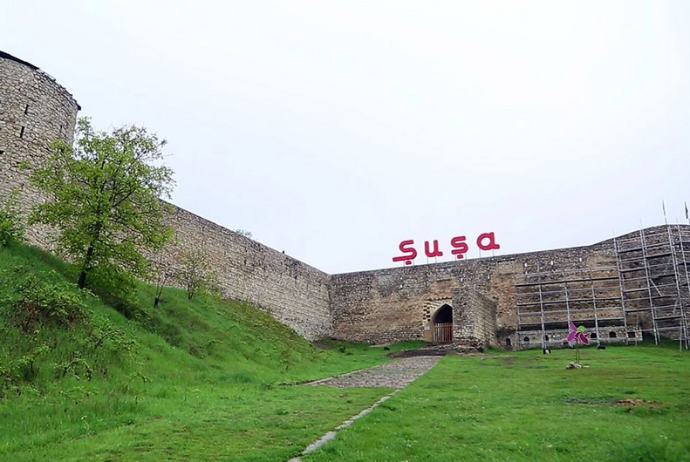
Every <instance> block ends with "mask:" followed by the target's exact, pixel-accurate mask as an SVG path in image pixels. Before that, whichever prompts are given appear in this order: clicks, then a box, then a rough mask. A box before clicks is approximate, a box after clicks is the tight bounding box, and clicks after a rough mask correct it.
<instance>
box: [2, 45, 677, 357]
mask: <svg viewBox="0 0 690 462" xmlns="http://www.w3.org/2000/svg"><path fill="white" fill-rule="evenodd" d="M79 109H80V108H79V105H78V104H77V102H76V101H75V100H74V98H73V97H72V95H71V94H70V93H69V92H68V91H67V90H65V89H64V88H63V87H62V86H60V85H59V84H57V83H56V81H55V80H54V79H53V78H52V77H50V76H49V75H47V74H45V73H44V72H42V71H41V70H40V69H38V68H37V67H36V66H33V65H31V64H29V63H26V62H24V61H22V60H21V59H18V58H15V57H13V56H10V55H8V54H6V53H3V52H0V198H2V197H5V196H6V195H7V194H9V193H10V192H11V191H13V190H18V191H19V199H20V203H21V205H22V207H23V208H24V210H29V209H30V207H31V206H32V205H33V204H35V203H36V202H37V201H40V200H42V197H41V194H40V193H39V192H38V191H37V190H35V189H34V188H32V187H31V186H30V185H29V184H28V177H29V175H30V174H31V173H32V172H33V170H34V169H35V167H36V166H37V165H39V164H40V163H41V162H42V161H43V160H44V159H45V158H46V156H47V155H48V154H49V152H50V145H51V143H52V141H53V140H55V139H57V138H63V139H65V140H67V141H70V140H71V139H72V138H73V133H74V126H75V121H76V116H77V113H78V111H79ZM167 223H168V224H169V225H170V226H171V227H172V228H173V230H174V231H175V237H174V240H173V242H172V243H171V244H170V245H168V246H167V247H166V248H165V249H164V250H163V251H162V252H161V253H160V254H158V255H151V256H150V257H151V258H152V260H153V261H155V262H156V264H157V265H158V266H159V268H160V269H161V270H162V271H164V272H165V273H166V274H168V275H169V276H171V279H169V280H170V281H174V279H172V277H173V276H174V275H175V274H176V273H177V272H178V271H179V269H180V266H181V265H180V261H181V258H182V257H183V255H184V254H185V253H188V252H190V251H195V252H199V253H201V254H202V255H204V258H205V260H206V261H207V262H208V263H210V266H211V267H212V268H213V270H214V271H215V272H216V273H217V275H218V277H219V280H218V282H219V285H220V289H221V290H222V292H223V294H224V295H225V296H227V297H230V298H235V299H240V300H246V301H248V302H251V303H253V304H255V305H256V306H258V307H259V308H261V309H263V310H265V311H267V312H269V313H270V314H272V315H273V316H274V317H275V318H276V319H278V320H280V321H282V322H284V323H285V324H287V325H289V326H290V327H292V328H293V329H295V331H297V332H298V333H299V334H301V335H303V336H304V337H306V338H308V339H317V338H321V337H325V336H335V337H338V338H342V339H346V340H359V341H366V342H370V343H387V342H394V341H400V340H410V339H424V340H429V341H430V340H433V330H432V323H433V319H434V313H436V311H437V310H439V309H440V308H441V307H442V306H443V305H450V306H451V308H452V314H453V323H452V334H453V339H454V341H457V342H462V343H469V344H475V345H477V344H484V345H486V344H497V345H500V346H508V347H512V346H515V347H518V348H520V347H532V346H535V345H539V344H540V343H541V344H542V345H544V344H545V342H551V343H557V344H558V343H562V341H563V340H564V339H565V338H566V336H567V333H568V331H567V329H568V325H567V321H568V320H571V319H572V320H575V321H577V320H578V316H580V320H581V321H582V322H583V323H585V324H587V323H590V324H591V323H592V322H593V321H592V318H591V317H590V318H586V316H589V315H588V314H586V313H588V312H590V311H591V310H594V312H595V314H594V317H595V318H596V317H597V316H599V318H601V321H602V325H601V326H599V327H602V328H603V329H602V330H599V328H598V327H597V332H599V335H606V336H608V337H609V338H615V339H618V341H627V340H629V339H633V340H634V341H638V340H641V339H642V331H643V330H645V329H647V330H648V329H649V323H650V322H655V323H657V324H658V322H657V320H654V319H652V320H651V321H650V317H653V316H652V313H654V312H655V311H654V310H656V309H657V308H658V309H666V310H667V309H669V308H668V307H666V306H663V307H654V302H653V300H652V298H653V297H651V290H652V287H654V288H655V289H654V290H656V291H657V292H659V294H661V292H660V289H659V286H660V284H661V283H662V282H664V281H667V280H671V279H670V276H669V275H668V274H657V273H658V272H659V271H662V270H663V271H666V269H667V268H671V269H673V268H679V265H681V264H682V265H683V270H684V276H685V279H684V280H679V279H678V277H677V276H678V274H677V272H676V270H675V269H674V270H673V271H674V278H673V281H675V284H674V285H671V284H667V285H668V286H669V287H670V288H666V289H664V288H663V287H662V290H665V291H667V292H668V293H666V292H664V293H663V294H661V295H663V299H664V300H668V303H671V302H673V303H674V305H673V306H672V308H670V309H672V310H683V309H685V310H686V311H685V312H684V313H686V314H683V316H681V319H685V320H684V321H683V323H684V324H683V325H682V326H680V327H681V328H683V329H685V331H687V330H688V329H687V324H688V323H690V320H688V319H686V318H687V317H688V316H687V313H690V277H688V276H687V274H688V268H687V267H688V265H690V263H688V262H689V261H690V237H688V236H690V227H687V229H685V228H684V229H681V228H680V225H678V226H677V227H678V231H677V235H678V237H677V239H676V238H674V239H676V241H674V243H673V244H669V246H668V248H669V249H671V248H672V249H676V251H679V252H680V255H681V256H680V259H679V258H677V256H676V255H675V254H674V255H671V257H663V258H665V260H662V258H661V257H659V258H658V259H657V257H656V256H651V257H650V256H648V255H644V252H645V250H644V245H642V247H643V249H642V255H640V256H639V258H638V259H639V260H640V262H639V263H638V262H632V263H623V265H626V264H627V265H628V267H627V269H626V270H625V271H628V273H626V274H627V276H625V277H621V270H620V268H621V266H620V265H621V261H620V260H619V258H620V252H621V251H620V249H618V251H617V250H616V243H615V242H614V240H608V241H603V242H601V243H598V244H594V245H591V246H587V247H575V248H569V249H559V250H551V251H543V252H532V253H525V254H515V255H507V256H501V257H491V258H482V259H473V260H467V261H463V260H460V261H455V262H446V263H439V264H433V265H418V266H404V267H398V268H388V269H381V270H375V271H363V272H356V273H347V274H338V275H333V276H329V275H327V274H326V273H324V272H322V271H319V270H318V269H316V268H313V267H311V266H309V265H307V264H305V263H302V262H300V261H298V260H295V259H294V258H291V257H290V256H287V255H285V254H283V253H280V252H277V251H275V250H273V249H271V248H269V247H267V246H264V245H262V244H260V243H258V242H256V241H253V240H251V239H247V238H246V237H244V236H242V235H239V234H237V233H235V232H233V231H230V230H228V229H226V228H223V227H222V226H219V225H217V224H215V223H213V222H210V221H208V220H206V219H204V218H201V217H199V216H197V215H195V214H193V213H191V212H188V211H186V210H183V209H180V208H178V207H174V206H172V208H171V211H170V212H169V213H168V215H167ZM683 226H685V225H683ZM49 233H50V230H49V229H47V228H38V227H34V228H31V229H30V230H29V232H28V239H29V241H30V242H31V243H34V244H37V245H40V246H42V247H44V248H49V244H50V241H49ZM638 234H639V237H636V236H638ZM670 236H671V230H670V229H669V228H668V227H656V228H650V229H647V230H645V231H644V232H642V231H640V232H639V233H630V234H629V235H626V236H621V237H619V238H617V239H618V241H617V242H618V243H620V242H622V241H621V239H622V240H623V241H624V240H626V239H628V240H630V239H632V245H635V246H639V244H638V240H639V241H640V242H642V243H644V242H647V245H650V246H652V247H653V246H655V245H661V244H663V242H664V240H668V239H670ZM684 236H685V237H684ZM645 240H646V241H645ZM667 250H668V249H667ZM685 252H687V256H686V253H685ZM631 254H632V253H631ZM669 255H670V254H669ZM617 258H618V259H617ZM669 258H670V259H669ZM650 261H651V263H652V264H653V266H652V269H654V268H655V267H656V270H655V271H657V273H655V274H657V276H658V277H657V278H656V280H655V278H651V277H649V275H648V276H647V277H646V278H638V277H636V278H634V279H631V275H632V276H635V275H637V274H638V273H636V272H640V271H641V268H642V266H640V267H639V268H636V267H634V266H630V265H633V264H634V265H638V264H639V265H643V266H644V265H647V264H650V263H649V262H650ZM645 262H647V263H645ZM640 274H641V273H640ZM578 281H579V282H578ZM583 281H584V282H583ZM177 282H178V283H179V281H177ZM577 284H581V286H582V287H584V288H587V287H590V286H591V291H592V295H591V298H590V299H589V300H580V301H576V300H573V301H571V300H568V299H567V297H568V294H569V293H573V292H574V291H576V290H577ZM549 285H550V286H549ZM532 286H534V289H532V288H531V287H532ZM547 286H549V287H552V289H548V287H547ZM624 287H627V288H628V289H629V290H627V291H626V290H624ZM545 288H546V289H545ZM642 289H644V290H646V291H647V292H649V294H648V295H649V296H648V297H647V298H644V299H643V298H640V299H637V298H634V297H633V295H632V294H635V293H638V292H641V291H642ZM671 289H673V290H671ZM543 290H546V291H547V292H543ZM616 294H617V295H616ZM562 296H564V297H566V301H565V303H566V308H567V309H565V310H561V309H551V308H549V307H553V306H556V305H558V304H559V303H561V304H562V303H563V299H562ZM559 297H561V299H559ZM656 298H659V297H656ZM647 299H649V303H650V304H651V306H652V308H649V309H647V308H644V307H645V306H646V305H644V303H647V302H646V300H647ZM535 300H538V303H537V302H535ZM643 302H644V303H643ZM664 303H666V302H664ZM537 305H538V308H536V307H537ZM638 305H639V307H642V309H638V308H639V307H638ZM520 306H523V307H526V308H524V310H525V311H524V312H521V311H520ZM530 306H534V307H535V308H534V309H532V308H528V307H530ZM545 307H546V308H549V309H548V313H547V312H546V309H545ZM626 310H627V311H626ZM650 310H651V311H650ZM676 317H678V316H676ZM674 322H675V321H674ZM546 323H550V327H548V328H547V327H545V325H546ZM652 327H653V329H654V330H655V332H656V329H657V327H658V325H655V326H652ZM672 327H673V326H672ZM673 328H675V327H673ZM679 332H682V331H679ZM678 335H680V333H679V334H678ZM547 336H548V338H547Z"/></svg>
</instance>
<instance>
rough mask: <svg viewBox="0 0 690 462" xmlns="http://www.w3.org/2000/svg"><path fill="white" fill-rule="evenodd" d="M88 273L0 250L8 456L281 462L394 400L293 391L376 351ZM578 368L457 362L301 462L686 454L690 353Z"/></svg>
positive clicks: (613, 350)
mask: <svg viewBox="0 0 690 462" xmlns="http://www.w3.org/2000/svg"><path fill="white" fill-rule="evenodd" d="M75 279H76V275H75V274H74V270H73V268H71V267H70V266H69V265H67V264H65V263H64V262H62V261H60V260H58V259H56V258H54V257H52V256H50V255H48V254H46V253H44V252H41V251H39V250H37V249H34V248H31V247H24V246H16V245H15V246H13V247H11V248H9V249H0V339H2V341H1V342H0V429H1V430H2V431H0V460H2V461H5V460H7V461H87V460H88V461H159V460H188V461H196V460H200V461H203V460H227V461H285V460H287V459H289V458H290V457H293V456H295V455H297V454H299V452H300V451H301V450H302V449H304V447H306V446H307V445H308V444H309V443H311V442H312V441H314V440H315V439H317V438H318V437H319V436H321V435H322V434H323V433H325V432H327V431H329V430H332V429H333V428H334V427H335V426H337V425H338V424H340V423H341V422H342V421H344V420H345V419H347V418H349V417H351V416H352V415H354V414H357V413H358V412H359V411H360V410H362V409H363V408H366V407H368V406H369V405H371V404H372V403H374V402H375V401H377V400H378V399H379V398H380V397H381V396H383V395H384V394H387V393H389V392H390V390H388V389H381V388H359V389H336V388H330V387H325V386H320V387H311V386H303V385H301V386H291V385H284V384H285V383H294V382H299V381H304V380H309V379H316V378H323V377H327V376H331V375H334V374H337V373H342V372H346V371H351V370H355V369H361V368H364V367H369V366H372V365H375V364H381V363H383V362H385V361H388V359H387V358H386V356H385V354H386V353H388V351H383V350H382V349H380V348H371V347H367V346H365V345H360V344H347V343H340V342H328V341H325V342H323V343H322V344H321V346H322V347H324V346H325V347H327V348H325V349H324V348H317V347H315V346H314V345H312V344H310V343H309V342H307V341H305V340H304V339H302V338H301V337H299V336H298V335H296V334H295V333H294V332H293V331H291V330H290V329H288V328H287V327H285V326H284V325H282V324H279V323H277V322H276V321H275V320H273V319H272V318H271V317H270V316H268V315H266V314H265V313H263V312H261V311H258V310H256V309H254V308H253V307H251V306H249V305H247V304H244V303H240V302H224V301H219V300H217V299H214V298H212V297H199V298H195V299H194V300H193V301H189V300H187V297H186V294H185V293H183V292H181V291H179V290H176V289H172V288H166V289H165V290H164V292H163V302H162V304H161V305H160V306H159V307H158V308H155V309H154V308H153V298H154V288H152V287H150V286H147V285H144V284H137V285H136V287H135V288H134V289H135V290H134V298H133V299H130V300H129V301H125V300H122V299H119V298H117V297H105V296H100V297H99V296H96V295H93V294H89V293H83V292H80V291H79V290H77V289H76V287H75V286H74V284H73V281H74V280H75ZM104 300H105V301H104ZM415 345H418V344H414V343H407V344H399V345H395V346H393V347H392V349H393V350H395V349H400V348H405V347H413V346H415ZM573 359H574V352H573V351H572V350H554V352H553V354H552V355H550V356H544V355H542V354H541V351H525V352H515V353H503V352H493V351H492V352H489V353H488V354H486V355H482V356H464V357H446V358H444V359H443V360H442V361H441V362H440V363H439V365H438V366H436V367H435V368H434V369H432V371H431V372H430V373H428V374H427V375H425V376H424V377H422V378H421V379H420V380H418V381H417V382H415V383H413V384H412V385H411V386H409V387H408V388H406V389H405V390H403V391H402V392H400V393H397V394H396V395H395V396H394V397H393V398H391V399H389V400H388V401H386V402H385V403H384V404H382V405H381V406H379V407H378V408H377V409H376V410H374V411H373V412H372V413H370V414H369V415H367V416H366V417H365V418H363V419H360V420H358V421H357V422H356V423H355V424H354V425H353V426H352V427H350V428H348V429H346V430H344V431H343V432H341V433H339V435H338V437H337V438H336V440H334V441H332V442H330V443H328V444H327V445H326V446H324V447H323V448H322V449H320V450H319V451H317V452H315V453H313V454H311V455H309V456H307V457H305V459H304V460H305V461H312V462H313V461H339V460H340V461H354V460H359V461H405V460H407V461H460V460H482V461H484V460H496V461H506V460H511V461H512V460H525V461H526V460H530V461H534V460H549V461H551V460H555V461H558V460H563V461H564V460H578V461H579V460H594V461H606V460H610V461H627V460H629V461H682V460H690V455H689V454H690V438H688V436H690V430H688V428H690V367H689V366H690V356H689V355H688V353H687V352H679V351H678V350H677V347H676V346H675V345H673V346H667V347H656V346H641V347H627V348H626V347H609V348H608V349H606V350H604V351H597V350H596V349H584V350H582V362H583V363H584V364H585V365H587V366H589V367H587V368H585V369H581V370H566V369H565V365H566V364H567V363H568V362H570V361H572V360H573ZM621 400H623V401H621ZM625 400H627V401H625Z"/></svg>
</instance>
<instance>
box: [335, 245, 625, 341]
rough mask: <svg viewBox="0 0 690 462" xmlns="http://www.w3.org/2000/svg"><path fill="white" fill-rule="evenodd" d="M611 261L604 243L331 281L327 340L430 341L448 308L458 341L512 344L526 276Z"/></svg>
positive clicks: (610, 252) (341, 276)
mask: <svg viewBox="0 0 690 462" xmlns="http://www.w3.org/2000/svg"><path fill="white" fill-rule="evenodd" d="M611 261H613V262H614V264H615V253H614V251H613V243H612V241H605V242H602V243H600V244H596V245H593V246H589V247H575V248H570V249H560V250H552V251H544V252H532V253H525V254H515V255H507V256H501V257H492V258H483V259H473V260H466V261H457V262H447V263H437V264H432V265H417V266H406V267H399V268H388V269H382V270H375V271H364V272H357V273H347V274H337V275H333V276H331V286H330V290H331V308H332V313H333V336H335V337H337V338H343V339H350V340H358V341H364V342H371V343H387V342H394V341H400V340H407V339H424V340H429V337H428V334H425V332H426V333H428V332H429V329H428V328H429V327H430V322H431V318H432V316H433V313H434V312H435V311H436V310H437V309H439V308H440V307H441V306H442V305H443V304H449V305H451V306H452V307H453V333H454V337H455V339H456V340H458V341H462V342H464V343H479V344H498V343H499V342H500V339H499V338H498V337H497V332H507V333H508V335H512V337H511V342H516V340H517V339H516V337H515V335H514V330H515V329H516V327H517V312H516V301H515V284H516V283H517V282H520V281H521V280H522V279H523V278H524V276H525V273H526V272H529V271H537V268H539V269H540V270H541V269H542V268H548V269H549V271H556V270H558V269H562V268H576V267H577V266H581V267H582V268H586V267H588V266H599V265H601V264H602V263H603V262H608V263H610V262H611ZM564 319H565V317H564ZM511 330H513V332H512V333H511ZM504 337H506V336H505V335H504ZM503 340H504V339H503Z"/></svg>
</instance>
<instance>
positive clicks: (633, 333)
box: [0, 151, 635, 338]
mask: <svg viewBox="0 0 690 462" xmlns="http://www.w3.org/2000/svg"><path fill="white" fill-rule="evenodd" d="M0 153H2V151H0ZM628 338H635V332H628Z"/></svg>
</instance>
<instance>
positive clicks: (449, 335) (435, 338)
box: [431, 304, 453, 343]
mask: <svg viewBox="0 0 690 462" xmlns="http://www.w3.org/2000/svg"><path fill="white" fill-rule="evenodd" d="M431 328H432V330H433V335H432V342H433V343H451V342H452V341H453V308H452V307H451V306H450V305H447V304H446V305H443V306H441V308H439V309H438V310H436V312H435V313H434V315H433V316H432V317H431Z"/></svg>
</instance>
